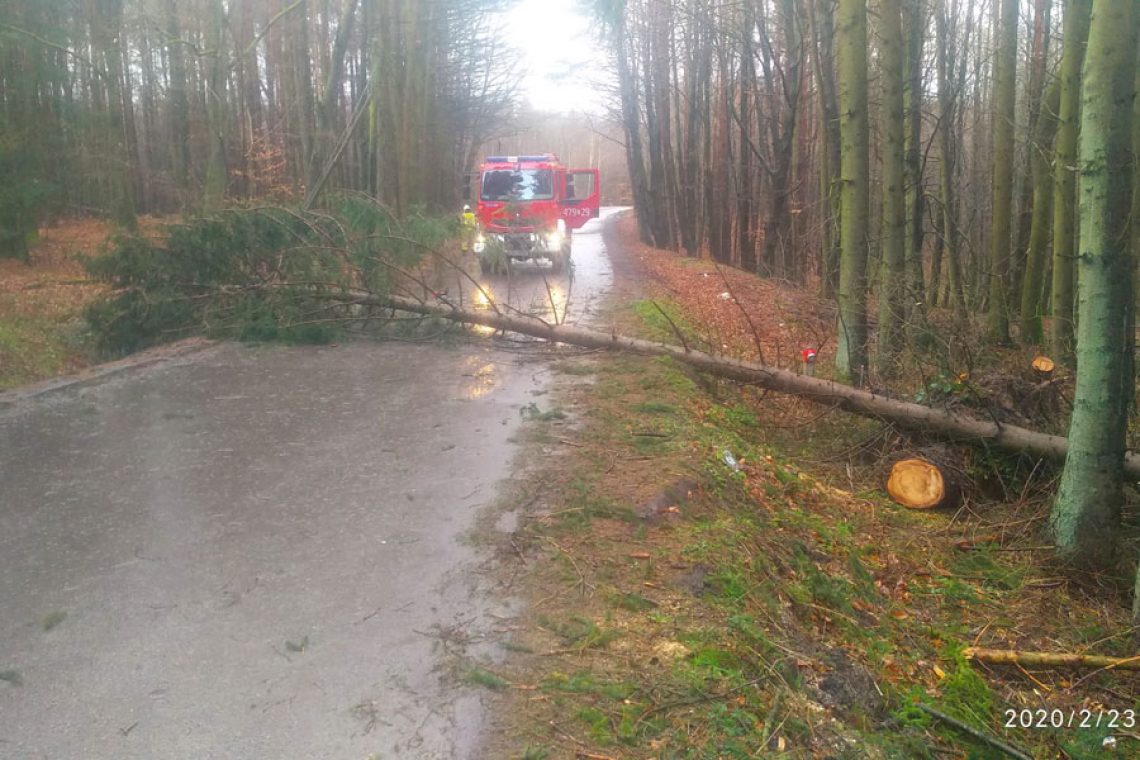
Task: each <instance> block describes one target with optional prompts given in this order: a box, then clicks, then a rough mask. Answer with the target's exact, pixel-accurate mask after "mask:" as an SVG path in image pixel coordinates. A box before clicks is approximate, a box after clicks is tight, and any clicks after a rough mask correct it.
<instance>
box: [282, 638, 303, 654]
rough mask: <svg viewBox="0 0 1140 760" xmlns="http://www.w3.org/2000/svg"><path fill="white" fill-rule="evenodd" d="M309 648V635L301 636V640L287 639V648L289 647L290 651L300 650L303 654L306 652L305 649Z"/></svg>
mask: <svg viewBox="0 0 1140 760" xmlns="http://www.w3.org/2000/svg"><path fill="white" fill-rule="evenodd" d="M308 648H309V637H308V636H303V637H301V640H300V641H286V642H285V649H287V650H288V651H290V652H300V653H301V654H304V653H305V650H306V649H308Z"/></svg>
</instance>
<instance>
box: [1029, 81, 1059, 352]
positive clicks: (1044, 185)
mask: <svg viewBox="0 0 1140 760" xmlns="http://www.w3.org/2000/svg"><path fill="white" fill-rule="evenodd" d="M1060 103H1061V80H1060V79H1054V80H1053V81H1052V83H1050V85H1049V89H1048V90H1047V92H1046V94H1045V97H1044V98H1043V99H1042V101H1041V113H1040V114H1038V116H1037V124H1036V127H1035V130H1034V135H1033V141H1032V143H1030V145H1029V152H1030V155H1029V159H1030V171H1031V172H1032V180H1033V220H1032V222H1031V224H1030V232H1029V247H1028V248H1027V249H1026V252H1025V277H1024V279H1023V280H1022V284H1021V342H1022V343H1024V344H1028V345H1039V344H1040V343H1041V341H1042V340H1044V334H1043V332H1042V324H1041V323H1042V320H1041V315H1042V313H1043V312H1044V307H1045V304H1044V300H1043V298H1042V293H1041V288H1042V286H1043V285H1044V280H1045V259H1046V255H1047V254H1048V248H1049V226H1050V221H1051V217H1052V212H1053V177H1052V163H1053V162H1052V161H1051V160H1050V159H1051V156H1052V150H1051V147H1052V145H1053V137H1054V135H1055V134H1056V132H1057V118H1056V114H1057V109H1058V107H1059V106H1060Z"/></svg>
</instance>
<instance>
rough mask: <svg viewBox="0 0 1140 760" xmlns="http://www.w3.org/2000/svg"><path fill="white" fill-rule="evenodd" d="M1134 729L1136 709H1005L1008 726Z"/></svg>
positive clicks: (1006, 725) (1006, 724)
mask: <svg viewBox="0 0 1140 760" xmlns="http://www.w3.org/2000/svg"><path fill="white" fill-rule="evenodd" d="M1102 726H1103V727H1105V728H1110V729H1117V728H1123V729H1132V728H1135V727H1136V711H1135V710H1112V709H1097V710H1088V709H1082V710H1072V709H1069V710H1060V709H1055V710H1046V709H1044V708H1038V709H1036V710H1031V709H1028V708H1024V709H1021V710H1013V709H1010V710H1006V711H1005V727H1006V728H1100V727H1102Z"/></svg>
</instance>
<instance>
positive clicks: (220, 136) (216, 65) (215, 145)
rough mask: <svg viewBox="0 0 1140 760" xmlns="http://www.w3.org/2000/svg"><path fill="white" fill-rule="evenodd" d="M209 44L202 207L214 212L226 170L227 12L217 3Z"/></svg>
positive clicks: (226, 177)
mask: <svg viewBox="0 0 1140 760" xmlns="http://www.w3.org/2000/svg"><path fill="white" fill-rule="evenodd" d="M211 5H212V7H211V14H210V42H211V47H212V48H213V53H212V55H211V56H210V58H209V67H210V70H209V84H208V86H207V92H206V128H207V136H206V139H207V141H208V144H209V153H208V157H207V160H206V188H205V198H204V203H203V205H204V206H205V207H206V208H207V209H214V208H217V207H219V206H221V205H222V203H223V201H224V200H225V195H226V186H227V185H228V184H229V182H228V180H229V171H228V169H227V166H226V126H227V113H226V80H227V79H228V77H227V70H226V69H227V66H226V63H227V61H228V58H227V56H226V55H225V54H224V50H225V39H226V37H225V29H226V11H225V7H224V6H223V5H222V3H221V2H220V0H218V1H216V2H214V3H212V4H211Z"/></svg>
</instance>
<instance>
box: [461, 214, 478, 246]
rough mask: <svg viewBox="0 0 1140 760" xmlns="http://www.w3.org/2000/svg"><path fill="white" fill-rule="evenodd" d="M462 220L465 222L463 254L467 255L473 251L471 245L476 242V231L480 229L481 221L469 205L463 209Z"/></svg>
mask: <svg viewBox="0 0 1140 760" xmlns="http://www.w3.org/2000/svg"><path fill="white" fill-rule="evenodd" d="M461 218H462V221H463V252H464V253H466V252H467V251H470V250H471V244H472V243H473V242H474V241H475V231H476V230H477V229H478V227H479V221H478V219H477V218H476V217H475V212H474V211H472V210H471V206H469V205H465V206H464V207H463V216H462V217H461Z"/></svg>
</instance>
